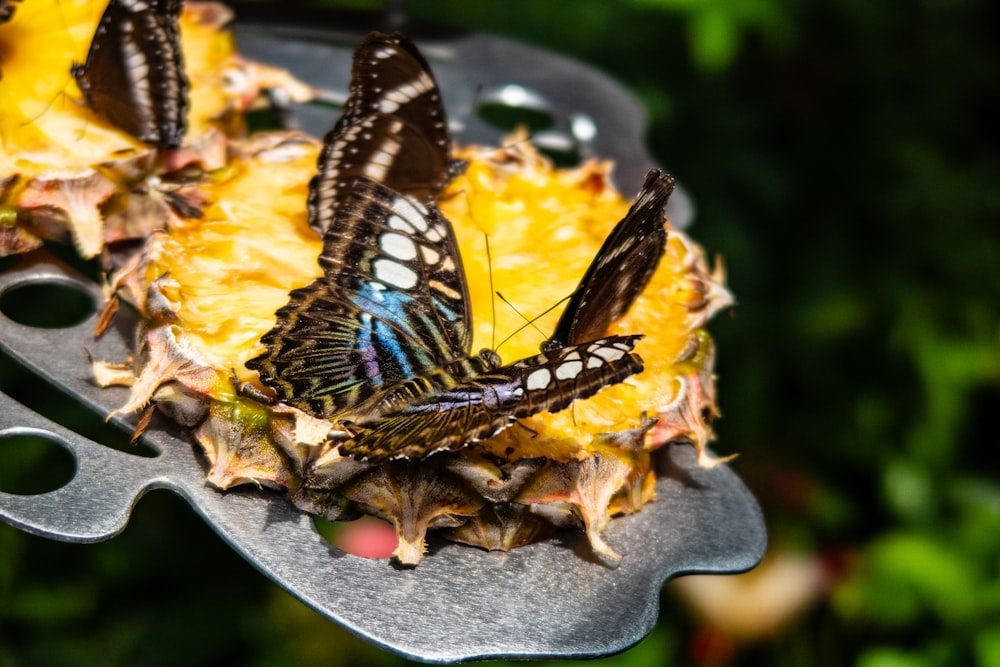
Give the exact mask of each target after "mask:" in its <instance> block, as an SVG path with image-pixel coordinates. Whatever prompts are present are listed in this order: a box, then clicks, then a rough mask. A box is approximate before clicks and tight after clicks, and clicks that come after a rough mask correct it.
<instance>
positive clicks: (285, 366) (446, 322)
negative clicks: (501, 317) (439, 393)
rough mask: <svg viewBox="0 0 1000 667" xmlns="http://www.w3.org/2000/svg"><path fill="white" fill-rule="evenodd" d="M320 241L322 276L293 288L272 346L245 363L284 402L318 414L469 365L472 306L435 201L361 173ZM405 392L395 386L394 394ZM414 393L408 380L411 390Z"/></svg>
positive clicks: (269, 338)
mask: <svg viewBox="0 0 1000 667" xmlns="http://www.w3.org/2000/svg"><path fill="white" fill-rule="evenodd" d="M336 223H337V224H335V225H333V226H332V227H331V228H330V229H329V230H328V231H327V233H326V235H325V236H324V239H323V253H322V255H321V256H320V260H319V261H320V265H321V266H322V267H323V271H324V275H323V277H321V278H319V279H317V280H316V281H314V282H313V283H312V284H310V285H308V286H306V287H304V288H302V289H298V290H295V291H293V292H292V293H291V295H290V299H289V302H288V304H287V305H285V306H284V307H283V308H281V310H279V311H278V313H277V324H276V326H275V327H274V328H273V329H272V330H271V331H270V332H268V333H267V334H265V335H264V337H263V338H262V342H263V343H264V345H265V347H266V349H267V351H266V352H265V353H264V354H263V355H261V356H259V357H256V358H255V359H252V360H250V361H249V362H247V367H248V368H251V369H254V370H257V371H258V372H259V373H260V376H261V379H262V380H263V381H264V383H265V384H267V385H269V386H271V387H272V388H274V389H275V391H276V392H277V393H278V398H279V400H281V401H283V402H285V403H289V404H290V405H294V406H295V407H298V408H300V409H303V410H306V411H308V412H311V413H313V414H315V415H318V416H322V417H330V416H332V415H335V414H339V413H341V412H343V411H345V410H347V409H348V408H352V411H356V410H358V409H359V406H361V405H363V404H364V403H365V401H373V402H375V403H377V402H378V401H379V400H382V401H383V404H387V405H392V404H394V401H399V400H403V399H400V398H396V399H390V398H386V397H385V396H383V394H385V392H392V391H393V390H394V389H393V388H394V385H397V384H399V383H402V382H405V381H408V380H411V379H413V378H421V377H425V376H426V377H427V378H429V379H428V380H427V382H428V384H427V389H426V391H432V390H433V389H434V388H437V387H442V386H448V385H449V384H454V383H455V382H457V381H458V380H451V379H449V378H450V373H448V372H446V371H445V368H446V367H447V368H457V369H458V370H460V371H461V370H462V369H463V368H465V370H464V373H474V372H477V371H479V370H482V367H481V366H478V365H476V364H475V363H474V362H470V364H469V365H468V366H467V367H463V366H462V365H461V364H458V365H456V362H458V361H460V360H464V359H465V358H466V357H468V354H469V353H468V350H469V345H470V344H471V331H470V328H469V325H470V321H469V320H470V308H469V300H468V294H467V292H466V290H465V285H464V278H463V277H462V276H463V273H462V266H461V259H460V256H459V254H458V248H457V245H456V243H455V238H454V234H453V232H452V229H451V225H450V224H448V222H447V220H445V219H444V217H443V216H442V215H441V213H440V212H439V211H438V210H437V209H436V208H435V207H429V208H428V207H425V206H424V205H423V204H421V203H420V202H419V201H417V200H416V199H415V198H414V197H409V196H404V195H400V194H397V193H394V192H392V191H391V190H389V189H388V188H386V187H385V186H383V185H381V184H378V183H375V182H373V181H370V180H368V179H365V178H360V179H358V180H357V181H356V182H355V184H354V187H353V189H352V190H351V196H350V198H348V200H347V201H346V203H345V205H344V206H343V207H342V209H341V210H340V211H339V212H338V215H337V219H336ZM399 391H401V390H398V388H397V390H396V394H398V393H399ZM412 391H416V389H415V388H413V387H410V388H409V389H407V390H406V391H405V392H404V394H405V393H409V392H412Z"/></svg>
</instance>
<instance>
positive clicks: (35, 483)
mask: <svg viewBox="0 0 1000 667" xmlns="http://www.w3.org/2000/svg"><path fill="white" fill-rule="evenodd" d="M75 472H76V464H75V463H74V461H73V455H72V454H70V453H69V451H68V450H67V449H66V447H65V446H64V445H63V444H62V443H61V442H60V441H59V440H57V439H56V437H55V436H54V435H49V434H45V435H37V434H34V433H30V434H29V433H17V432H13V433H2V434H0V492H3V493H12V494H15V495H19V496H34V495H39V494H42V493H48V492H50V491H55V490H56V489H60V488H62V487H63V486H65V485H66V484H67V483H68V482H69V481H70V480H71V479H73V474H74V473H75Z"/></svg>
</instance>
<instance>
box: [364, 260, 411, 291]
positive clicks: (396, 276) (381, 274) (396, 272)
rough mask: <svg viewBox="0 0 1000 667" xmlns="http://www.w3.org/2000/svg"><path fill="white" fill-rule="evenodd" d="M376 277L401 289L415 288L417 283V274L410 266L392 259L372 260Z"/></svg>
mask: <svg viewBox="0 0 1000 667" xmlns="http://www.w3.org/2000/svg"><path fill="white" fill-rule="evenodd" d="M372 268H373V269H374V271H375V277H376V278H378V279H379V280H381V281H382V282H384V283H388V284H389V285H392V286H394V287H398V288H399V289H404V290H408V289H413V288H414V287H415V286H416V284H417V274H416V273H414V272H413V271H412V270H410V269H409V268H407V267H405V266H403V265H402V264H400V263H398V262H394V261H392V260H390V259H376V260H375V261H374V262H372Z"/></svg>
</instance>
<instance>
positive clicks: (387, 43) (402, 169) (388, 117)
mask: <svg viewBox="0 0 1000 667" xmlns="http://www.w3.org/2000/svg"><path fill="white" fill-rule="evenodd" d="M464 168H465V162H464V161H462V160H454V159H452V157H451V135H450V134H449V132H448V119H447V117H446V115H445V111H444V106H443V105H442V103H441V94H440V92H439V89H438V86H437V83H436V82H435V80H434V76H433V74H432V73H431V71H430V67H429V66H428V64H427V61H426V60H425V59H424V57H423V55H421V53H420V51H418V50H417V48H416V47H415V46H414V45H413V43H412V42H410V40H409V39H407V38H406V37H405V36H404V35H402V34H399V33H396V34H393V35H386V34H383V33H377V32H375V33H371V34H369V35H368V36H367V37H365V39H363V40H362V42H361V44H360V45H359V46H358V48H357V49H356V50H355V52H354V64H353V66H352V74H351V84H350V94H349V96H348V99H347V102H346V103H345V105H344V110H343V113H342V114H341V116H340V118H339V119H338V121H337V122H336V124H335V125H334V126H333V129H331V130H330V132H328V133H327V135H326V136H325V137H324V139H323V149H322V151H321V153H320V157H319V160H318V169H317V172H318V173H317V174H316V176H315V177H314V178H313V183H312V187H310V190H309V200H308V207H309V221H310V224H311V225H312V226H313V227H314V228H315V229H316V231H317V232H319V233H320V234H323V232H325V231H326V230H327V228H329V226H330V224H331V222H332V221H333V218H334V216H335V214H336V212H337V208H338V206H339V205H340V203H341V202H342V200H343V199H345V198H346V197H347V196H349V194H350V188H351V184H352V183H353V181H354V179H356V178H358V177H359V176H364V177H366V178H370V179H371V180H373V181H376V182H378V183H382V184H383V185H386V186H388V187H389V188H391V189H393V190H395V191H396V192H399V193H401V194H405V195H412V196H414V197H416V198H417V199H418V200H419V201H420V202H421V203H423V204H424V205H430V204H433V203H434V202H436V201H437V198H438V196H439V195H440V194H441V192H442V190H444V188H445V186H446V185H448V183H449V182H450V181H451V179H452V178H454V177H455V176H457V175H458V174H459V173H461V172H462V170H463V169H464Z"/></svg>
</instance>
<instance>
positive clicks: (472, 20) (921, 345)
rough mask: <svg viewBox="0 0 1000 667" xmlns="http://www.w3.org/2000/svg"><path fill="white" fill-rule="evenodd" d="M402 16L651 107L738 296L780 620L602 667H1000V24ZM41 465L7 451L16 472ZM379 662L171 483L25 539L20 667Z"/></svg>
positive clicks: (849, 17) (720, 623)
mask: <svg viewBox="0 0 1000 667" xmlns="http://www.w3.org/2000/svg"><path fill="white" fill-rule="evenodd" d="M28 1H30V0H28ZM330 4H331V6H334V7H336V8H337V9H340V10H343V9H345V8H347V9H353V10H357V9H372V8H375V9H377V8H379V7H380V5H378V4H377V3H376V4H374V5H372V3H366V2H342V3H330ZM890 4H891V5H893V6H891V7H890V6H889V5H890ZM406 10H407V12H408V13H409V16H410V18H411V20H412V21H414V22H415V23H418V24H427V23H436V24H438V25H441V24H445V25H449V26H453V27H461V28H467V29H470V30H478V31H486V32H493V33H499V34H504V35H508V36H513V37H516V38H519V39H522V40H524V41H527V42H531V43H535V44H538V45H542V46H545V47H547V48H550V49H553V50H556V51H560V52H563V53H565V54H568V55H571V56H574V57H576V58H579V59H581V60H583V61H586V62H589V63H591V64H594V65H596V66H598V67H600V68H601V69H603V70H604V71H606V72H608V73H609V74H611V75H612V76H613V77H615V78H617V79H618V80H620V81H621V82H623V83H624V84H625V85H627V86H628V87H629V88H630V89H631V90H633V91H634V92H635V93H636V94H637V95H639V96H640V97H641V99H642V100H643V102H644V104H645V105H646V107H647V109H648V110H649V112H650V115H651V122H650V127H649V146H650V148H651V150H652V153H653V155H654V156H655V158H656V160H657V162H658V163H659V164H661V165H662V166H664V167H666V168H667V169H669V170H670V171H672V172H673V173H674V174H676V175H677V176H678V177H680V178H681V179H682V180H683V181H684V183H685V185H686V187H687V188H688V190H689V192H690V194H691V195H692V197H693V199H694V201H695V203H696V205H697V208H698V214H697V219H696V221H695V225H694V227H693V228H692V230H691V232H692V235H693V236H694V237H695V238H696V239H697V240H698V241H699V242H701V243H702V244H703V245H704V246H705V247H706V249H707V250H708V251H709V252H710V253H712V254H715V253H719V254H721V255H722V256H724V258H725V260H726V265H727V268H728V272H729V284H730V286H731V288H732V290H733V292H734V293H735V294H736V296H737V299H738V301H739V305H738V307H737V308H736V309H735V311H734V313H733V314H732V316H725V315H723V316H721V317H719V318H718V319H717V321H716V322H715V323H714V324H713V326H712V331H713V333H714V334H715V336H716V338H717V340H718V343H719V358H718V366H717V368H718V374H719V376H720V385H719V389H720V403H721V407H722V410H723V413H724V418H723V419H721V420H720V421H719V422H718V423H717V431H718V435H719V440H718V442H717V443H716V445H715V448H716V450H717V451H718V452H720V453H730V452H739V453H740V458H739V459H738V460H737V461H736V462H734V464H733V466H734V468H735V469H736V470H737V472H738V473H739V474H740V475H741V476H742V477H743V478H744V480H745V481H746V482H747V484H748V485H749V486H750V487H751V488H752V490H753V491H754V493H755V494H756V495H757V497H758V498H759V500H760V502H761V504H762V506H763V508H764V511H765V515H766V516H767V519H768V524H769V529H770V534H771V553H772V556H771V557H770V558H769V559H768V560H767V561H765V564H764V565H763V566H762V567H761V568H760V572H758V573H757V574H756V575H755V574H750V575H746V576H745V577H744V580H745V585H744V586H743V587H742V588H737V589H735V590H736V592H735V593H734V595H738V596H745V598H746V599H745V600H742V602H746V601H747V600H749V601H750V603H751V604H750V606H751V607H754V601H755V600H757V599H759V600H760V602H761V604H763V603H765V602H766V603H770V604H779V603H781V602H782V601H783V600H787V601H788V604H787V605H786V607H787V610H786V612H785V613H784V614H783V615H782V616H781V618H782V619H783V622H782V623H780V624H778V625H777V626H768V627H754V626H753V624H752V623H750V624H749V625H746V624H743V625H741V624H740V623H737V622H734V621H733V619H732V618H729V617H727V616H724V615H719V614H713V613H710V612H708V611H705V607H704V606H703V605H699V604H697V602H690V599H691V598H690V595H688V596H683V597H682V596H678V595H676V594H675V593H676V591H675V590H674V589H675V587H674V586H671V585H668V587H667V589H666V590H665V592H664V595H663V611H662V616H661V621H660V623H659V625H658V626H657V628H656V629H655V630H654V632H653V634H652V635H651V636H650V637H649V638H648V639H646V640H645V641H644V642H643V643H641V644H640V645H639V646H637V647H636V648H634V649H632V650H631V651H628V652H626V653H624V654H622V655H621V656H617V657H615V658H611V659H609V660H608V661H607V662H606V664H615V665H627V664H635V665H647V664H655V663H661V664H676V665H684V664H691V665H730V664H732V665H751V664H754V665H755V664H761V665H778V666H780V665H805V664H808V665H845V664H857V665H862V666H863V667H883V666H885V667H889V666H903V667H910V666H914V667H916V666H924V665H927V666H932V665H942V666H943V665H956V664H966V665H974V664H978V665H984V666H997V665H1000V481H998V475H997V468H996V464H995V463H993V460H994V459H995V458H996V452H995V450H996V449H997V446H998V444H1000V437H998V436H1000V428H998V426H997V421H996V419H997V414H998V412H1000V314H998V313H1000V271H998V268H997V267H998V265H1000V234H998V233H997V224H998V216H1000V160H998V154H997V133H998V130H997V126H998V119H1000V104H998V101H1000V97H998V87H1000V68H998V59H1000V46H998V44H1000V39H998V38H1000V34H998V32H1000V31H998V29H997V28H998V26H1000V10H998V9H997V5H996V4H995V3H991V2H987V1H986V0H953V1H951V0H924V1H922V2H921V1H917V2H911V3H870V2H868V1H867V0H842V1H840V2H811V3H798V2H793V1H792V0H746V1H745V2H740V3H728V2H724V1H722V0H701V1H699V0H631V1H629V2H619V3H609V2H602V1H599V0H581V1H577V2H572V3H571V2H534V3H526V2H524V3H513V2H505V3H469V2H459V1H457V0H455V1H453V2H431V1H430V0H423V1H412V2H409V3H407V5H406ZM372 23H373V26H372V27H374V26H375V23H376V22H375V21H374V20H373V21H372ZM0 370H2V371H3V373H4V374H5V381H10V379H11V378H13V377H14V375H13V374H14V372H15V371H14V370H13V369H12V368H11V367H10V366H9V365H4V366H3V368H2V369H0ZM18 465H21V466H24V465H28V464H27V463H24V462H19V461H15V460H14V459H13V458H12V457H11V456H10V455H9V453H4V452H3V451H2V450H0V481H2V480H4V479H6V480H7V482H8V483H13V482H10V480H11V479H15V478H19V477H23V470H24V469H25V468H21V469H18V468H16V467H15V466H18ZM0 488H4V489H5V490H12V489H10V488H9V487H7V486H0ZM789 557H790V558H792V559H793V560H794V561H795V562H797V563H800V564H802V563H804V564H808V565H811V566H812V567H813V568H814V569H818V570H819V571H821V572H822V573H823V574H824V578H823V579H822V582H821V583H820V584H818V585H817V584H815V582H812V583H804V582H803V580H801V579H797V578H796V577H795V576H793V575H794V570H789V569H788V567H787V562H788V559H789ZM762 573H769V574H773V575H776V576H773V577H771V578H770V579H767V580H764V577H763V574H762ZM782 573H785V574H787V575H788V576H784V577H782V576H777V575H781V574H782ZM755 576H756V577H757V579H754V577H755ZM741 581H743V580H741ZM754 582H756V585H755V584H754ZM741 585H742V584H741ZM799 593H802V594H803V595H801V598H802V599H801V600H799V601H798V603H796V602H795V598H796V595H797V594H799ZM754 596H758V598H755V597H754ZM695 599H697V598H695ZM731 606H732V607H738V606H739V604H737V602H736V601H734V603H733V605H731ZM361 659H364V660H365V661H369V662H378V663H379V664H398V663H401V662H403V661H402V660H401V659H399V658H396V657H395V656H392V655H389V654H386V653H383V652H380V651H379V650H377V649H374V648H370V647H368V646H367V645H365V644H363V643H361V642H359V641H358V640H355V639H354V638H353V637H351V636H350V635H348V634H347V633H345V632H344V631H342V630H340V629H339V628H338V627H337V626H334V625H332V624H330V623H329V622H327V621H325V620H323V619H322V618H320V617H319V616H318V615H317V614H315V613H313V612H312V611H310V610H308V609H307V608H305V607H303V606H302V605H301V604H299V603H298V602H296V601H295V600H293V599H292V598H290V597H289V596H288V595H287V594H285V593H284V592H283V591H281V590H279V589H277V588H276V587H275V586H273V585H271V584H270V583H269V582H268V581H266V580H265V579H264V578H263V577H261V576H260V575H258V574H257V573H256V572H255V571H254V570H253V569H252V568H251V567H250V566H249V565H247V564H245V563H244V562H243V561H242V560H241V559H240V558H239V557H238V556H236V554H235V553H233V552H232V551H230V550H229V549H228V547H226V546H225V545H223V543H222V542H221V541H220V540H219V539H218V538H216V537H215V535H214V534H213V533H212V532H211V531H210V530H209V529H208V528H207V527H206V526H205V525H203V524H202V523H201V522H200V521H199V520H198V519H197V518H196V517H195V516H194V515H193V513H192V512H191V511H190V510H189V509H187V507H186V506H185V505H184V503H183V502H182V501H181V500H179V499H176V498H174V497H172V496H170V495H169V494H165V493H153V494H151V495H150V496H148V497H146V498H145V499H144V500H143V501H142V502H141V503H140V504H139V505H138V507H137V509H136V512H135V515H134V518H133V520H132V522H131V523H130V525H129V528H128V529H127V530H126V531H125V533H124V534H122V535H121V536H119V537H118V538H116V539H114V540H112V541H110V542H107V543H104V544H98V545H92V546H75V545H66V544H57V543H53V542H48V541H45V540H41V539H38V538H34V537H29V536H26V535H24V534H22V533H19V532H18V531H15V530H13V529H11V528H9V527H7V526H6V525H0V667H7V666H8V665H21V664H31V665H36V664H37V665H118V664H122V665H125V664H129V665H131V664H144V665H158V664H163V665H167V664H170V665H173V664H188V665H196V664H205V665H208V664H219V663H220V662H227V663H231V664H248V665H262V666H263V665H338V664H352V663H354V662H357V661H359V660H361Z"/></svg>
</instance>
